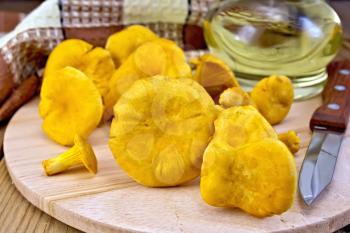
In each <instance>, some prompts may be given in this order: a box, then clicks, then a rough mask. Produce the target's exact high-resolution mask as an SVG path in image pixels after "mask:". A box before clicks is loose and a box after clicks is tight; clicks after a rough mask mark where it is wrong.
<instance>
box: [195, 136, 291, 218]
mask: <svg viewBox="0 0 350 233" xmlns="http://www.w3.org/2000/svg"><path fill="white" fill-rule="evenodd" d="M296 184H297V173H296V167H295V161H294V158H293V156H292V154H291V153H290V151H289V150H288V148H287V147H286V146H285V145H284V144H283V143H282V142H281V141H279V140H276V139H272V138H264V139H262V140H260V141H256V142H253V143H248V144H245V145H242V146H241V147H238V148H232V147H227V146H226V147H225V146H223V145H220V144H217V143H216V141H211V142H210V144H209V146H208V147H207V149H206V150H205V153H204V157H203V165H202V170H201V181H200V190H201V195H202V198H203V199H204V201H205V202H207V203H208V204H209V205H212V206H217V207H236V208H240V209H242V210H244V211H245V212H247V213H249V214H252V215H254V216H258V217H266V216H271V215H274V214H281V213H283V212H285V211H287V210H288V209H289V208H290V207H291V206H292V204H293V202H294V198H295V194H296Z"/></svg>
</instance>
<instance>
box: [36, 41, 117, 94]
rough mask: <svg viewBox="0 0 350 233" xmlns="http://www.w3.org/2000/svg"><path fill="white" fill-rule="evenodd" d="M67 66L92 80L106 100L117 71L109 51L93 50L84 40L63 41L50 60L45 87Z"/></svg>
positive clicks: (45, 74) (45, 73) (46, 69)
mask: <svg viewBox="0 0 350 233" xmlns="http://www.w3.org/2000/svg"><path fill="white" fill-rule="evenodd" d="M67 66H71V67H74V68H76V69H78V70H80V71H82V72H83V73H84V74H86V75H87V76H88V77H89V78H91V79H92V80H93V82H94V84H95V85H96V87H97V89H98V90H99V92H100V94H101V95H102V97H103V98H105V96H106V94H107V92H108V90H109V85H108V82H109V80H110V78H111V77H112V75H113V73H114V71H115V67H114V63H113V60H112V57H111V54H110V53H109V51H107V50H105V49H103V48H99V47H97V48H93V46H92V45H91V44H89V43H87V42H85V41H83V40H78V39H68V40H65V41H63V42H62V43H60V44H59V45H57V46H56V48H55V49H54V50H53V51H52V52H51V54H50V56H49V58H48V61H47V63H46V67H45V72H44V81H43V83H44V84H43V85H45V83H48V82H51V81H52V80H54V79H55V77H56V76H57V73H58V72H59V71H60V70H61V69H62V68H65V67H67ZM52 82H55V81H52ZM48 85H53V84H48Z"/></svg>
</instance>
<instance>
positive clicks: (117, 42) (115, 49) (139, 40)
mask: <svg viewBox="0 0 350 233" xmlns="http://www.w3.org/2000/svg"><path fill="white" fill-rule="evenodd" d="M156 38H158V36H157V35H156V34H154V32H152V31H151V30H149V29H148V28H146V27H144V26H141V25H133V26H130V27H127V28H126V29H124V30H122V31H120V32H116V33H114V34H113V35H111V36H110V37H108V40H107V43H106V49H107V50H108V51H110V52H111V54H112V58H113V61H114V63H115V65H116V67H119V66H120V65H121V64H122V63H124V62H125V61H126V59H127V58H128V57H129V55H130V54H132V53H133V52H134V51H135V50H136V49H137V48H138V47H139V46H140V45H142V44H143V43H145V42H147V41H151V40H154V39H156Z"/></svg>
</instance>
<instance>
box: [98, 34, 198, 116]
mask: <svg viewBox="0 0 350 233" xmlns="http://www.w3.org/2000/svg"><path fill="white" fill-rule="evenodd" d="M154 75H165V76H167V77H172V78H181V77H190V76H191V68H190V67H189V65H188V64H187V63H186V58H185V54H184V52H183V51H182V50H181V49H180V48H179V47H178V46H177V45H176V44H175V42H173V41H169V40H166V39H156V40H153V41H152V42H146V43H144V44H143V45H141V46H140V47H138V48H137V49H136V50H135V52H134V53H132V54H131V55H130V56H129V57H128V59H127V60H126V61H125V62H124V63H123V64H122V65H121V66H120V67H119V69H117V70H116V72H115V73H114V75H113V76H112V78H111V80H110V82H109V86H110V88H109V93H108V95H107V97H106V101H105V106H106V112H105V117H104V119H105V120H106V119H109V118H110V117H111V116H112V115H113V106H114V105H115V103H116V102H117V101H118V99H119V98H120V97H121V96H122V95H123V93H125V92H126V91H127V90H128V89H129V88H130V87H131V85H132V84H133V83H134V82H135V81H137V80H139V79H143V78H148V77H152V76H154Z"/></svg>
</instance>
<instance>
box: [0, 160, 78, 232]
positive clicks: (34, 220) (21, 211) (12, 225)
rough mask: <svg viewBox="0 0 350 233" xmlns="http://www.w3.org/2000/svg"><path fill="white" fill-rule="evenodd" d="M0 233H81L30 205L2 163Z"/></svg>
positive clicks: (0, 170) (3, 162)
mask: <svg viewBox="0 0 350 233" xmlns="http://www.w3.org/2000/svg"><path fill="white" fill-rule="evenodd" d="M0 187H1V188H0V233H23V232H26V233H44V232H45V233H79V232H80V231H78V230H76V229H74V228H72V227H70V226H67V225H66V224H64V223H62V222H60V221H58V220H56V219H54V218H53V217H50V216H49V215H47V214H45V213H43V212H42V211H41V210H39V209H38V208H36V207H35V206H33V205H32V204H30V203H29V202H28V201H27V200H26V199H25V198H24V197H23V196H22V195H21V194H20V193H19V192H18V191H17V189H16V187H15V186H14V185H13V184H12V182H11V178H10V176H9V174H8V172H7V169H6V166H5V161H4V160H2V161H1V162H0Z"/></svg>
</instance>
